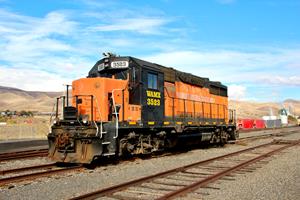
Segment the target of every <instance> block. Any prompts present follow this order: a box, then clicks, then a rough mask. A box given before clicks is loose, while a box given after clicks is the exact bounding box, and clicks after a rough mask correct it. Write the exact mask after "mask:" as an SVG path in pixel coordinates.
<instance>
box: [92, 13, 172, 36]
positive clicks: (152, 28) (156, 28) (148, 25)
mask: <svg viewBox="0 0 300 200" xmlns="http://www.w3.org/2000/svg"><path fill="white" fill-rule="evenodd" d="M168 22H169V20H166V19H161V18H146V17H141V18H128V19H120V20H118V21H116V22H111V23H109V25H100V26H96V27H94V28H93V30H96V31H132V32H137V33H141V34H159V33H161V31H160V29H161V27H162V26H164V25H165V24H167V23H168Z"/></svg>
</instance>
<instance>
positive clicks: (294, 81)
mask: <svg viewBox="0 0 300 200" xmlns="http://www.w3.org/2000/svg"><path fill="white" fill-rule="evenodd" d="M260 79H261V81H262V82H265V83H268V84H274V85H285V86H300V77H299V76H288V77H284V76H265V77H261V78H260Z"/></svg>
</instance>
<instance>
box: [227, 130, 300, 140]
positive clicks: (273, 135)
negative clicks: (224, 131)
mask: <svg viewBox="0 0 300 200" xmlns="http://www.w3.org/2000/svg"><path fill="white" fill-rule="evenodd" d="M296 133H299V134H300V129H299V130H290V131H285V132H283V131H281V132H279V133H269V134H262V135H254V136H247V137H242V138H239V139H238V140H236V141H233V143H239V142H242V141H246V140H249V141H252V140H258V139H264V138H269V137H280V136H288V135H292V134H296Z"/></svg>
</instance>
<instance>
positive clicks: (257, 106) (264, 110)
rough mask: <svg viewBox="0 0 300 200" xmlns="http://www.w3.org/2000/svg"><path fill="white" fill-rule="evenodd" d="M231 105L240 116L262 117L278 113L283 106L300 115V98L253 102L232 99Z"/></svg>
mask: <svg viewBox="0 0 300 200" xmlns="http://www.w3.org/2000/svg"><path fill="white" fill-rule="evenodd" d="M229 107H230V108H231V109H235V110H236V112H237V116H238V118H262V116H265V115H276V116H277V115H278V111H279V109H281V108H283V107H284V108H285V109H290V112H291V113H292V114H294V115H300V100H294V99H287V100H285V101H283V102H278V103H277V102H253V101H236V100H230V101H229Z"/></svg>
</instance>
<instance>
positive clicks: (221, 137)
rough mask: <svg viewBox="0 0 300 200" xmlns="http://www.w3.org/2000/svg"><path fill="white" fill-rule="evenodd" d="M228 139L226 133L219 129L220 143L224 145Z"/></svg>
mask: <svg viewBox="0 0 300 200" xmlns="http://www.w3.org/2000/svg"><path fill="white" fill-rule="evenodd" d="M227 141H228V134H227V132H226V131H221V134H220V145H221V146H224V145H225V144H226V143H227Z"/></svg>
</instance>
